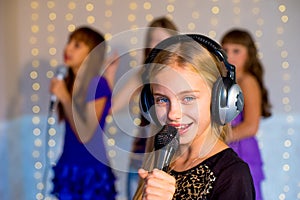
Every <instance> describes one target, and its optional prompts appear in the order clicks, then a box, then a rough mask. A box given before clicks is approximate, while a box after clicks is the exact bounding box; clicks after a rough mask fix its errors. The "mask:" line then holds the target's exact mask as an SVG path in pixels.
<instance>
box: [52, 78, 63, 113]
mask: <svg viewBox="0 0 300 200" xmlns="http://www.w3.org/2000/svg"><path fill="white" fill-rule="evenodd" d="M56 78H57V79H58V80H63V79H64V74H63V73H59V74H57V76H56ZM56 102H57V97H56V96H55V95H54V94H52V95H51V97H50V106H49V110H50V111H54V107H55V104H56Z"/></svg>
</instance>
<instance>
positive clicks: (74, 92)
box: [50, 27, 116, 200]
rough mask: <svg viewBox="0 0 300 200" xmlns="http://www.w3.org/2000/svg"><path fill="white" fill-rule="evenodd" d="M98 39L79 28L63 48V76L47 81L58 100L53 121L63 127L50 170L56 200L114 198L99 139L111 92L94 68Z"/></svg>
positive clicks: (101, 46) (101, 49)
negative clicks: (58, 151) (60, 147)
mask: <svg viewBox="0 0 300 200" xmlns="http://www.w3.org/2000/svg"><path fill="white" fill-rule="evenodd" d="M105 50H106V44H105V41H104V38H103V36H102V35H101V34H100V33H99V32H97V31H95V30H93V29H91V28H89V27H80V28H78V29H76V30H75V31H74V32H72V33H71V34H70V36H69V40H68V43H67V44H66V46H65V49H64V63H65V65H66V66H67V67H68V75H67V77H65V78H64V79H63V80H59V79H57V78H53V79H52V81H51V85H50V91H51V93H52V94H54V95H55V96H56V97H57V99H58V100H59V104H58V107H57V108H58V115H59V120H60V121H64V122H65V137H64V147H63V151H62V154H61V156H60V158H59V160H58V162H57V164H56V165H55V166H54V167H53V171H54V178H53V191H52V194H54V195H55V196H56V197H57V198H58V199H62V200H65V199H72V200H75V199H81V200H82V199H86V200H90V199H105V200H109V199H115V197H116V190H115V176H114V174H113V171H112V169H111V167H110V163H109V159H108V158H107V154H106V150H105V146H104V142H103V134H104V131H103V130H104V124H105V118H106V116H107V115H108V113H109V110H110V107H111V89H110V88H109V85H108V83H107V80H106V79H105V77H103V76H100V69H101V67H102V65H103V61H104V57H105Z"/></svg>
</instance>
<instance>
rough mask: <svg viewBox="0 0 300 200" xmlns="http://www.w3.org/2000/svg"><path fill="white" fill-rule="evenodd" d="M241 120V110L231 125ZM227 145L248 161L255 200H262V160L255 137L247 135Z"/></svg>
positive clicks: (233, 125)
mask: <svg viewBox="0 0 300 200" xmlns="http://www.w3.org/2000/svg"><path fill="white" fill-rule="evenodd" d="M242 121H243V112H241V113H240V114H239V115H238V116H237V117H236V118H235V119H234V120H233V121H232V122H231V125H232V127H235V126H237V125H238V124H240V123H241V122H242ZM229 146H230V147H231V148H232V149H233V150H234V151H235V152H236V153H237V154H238V155H239V157H240V158H242V159H243V160H244V161H245V162H246V163H248V165H249V168H250V171H251V175H252V177H253V182H254V186H255V192H256V200H262V199H263V198H262V194H261V182H262V181H263V180H264V178H265V176H264V172H263V161H262V157H261V154H260V150H259V147H258V142H257V139H256V137H249V138H246V139H242V140H239V141H236V142H232V143H230V144H229Z"/></svg>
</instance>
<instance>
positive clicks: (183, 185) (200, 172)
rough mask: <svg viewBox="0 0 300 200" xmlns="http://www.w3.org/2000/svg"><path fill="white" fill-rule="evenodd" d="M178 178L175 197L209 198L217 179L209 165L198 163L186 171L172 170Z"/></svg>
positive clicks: (193, 199) (186, 199)
mask: <svg viewBox="0 0 300 200" xmlns="http://www.w3.org/2000/svg"><path fill="white" fill-rule="evenodd" d="M170 174H171V175H172V176H174V177H175V179H176V191H175V194H174V196H173V199H180V200H181V199H185V200H189V199H191V200H195V199H199V200H200V199H201V200H203V199H208V198H209V194H210V192H211V190H212V188H213V183H214V182H215V180H216V177H215V175H214V173H213V172H212V171H211V170H210V169H209V167H208V166H207V165H201V164H200V165H198V166H196V167H194V168H192V169H189V170H187V171H184V172H176V171H170Z"/></svg>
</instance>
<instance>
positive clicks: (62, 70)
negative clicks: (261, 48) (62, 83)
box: [55, 66, 68, 80]
mask: <svg viewBox="0 0 300 200" xmlns="http://www.w3.org/2000/svg"><path fill="white" fill-rule="evenodd" d="M67 73H68V69H67V67H65V66H58V67H57V69H56V72H55V76H56V78H58V79H60V80H62V79H64V78H65V77H66V76H67Z"/></svg>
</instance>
